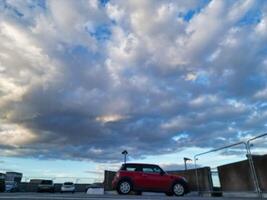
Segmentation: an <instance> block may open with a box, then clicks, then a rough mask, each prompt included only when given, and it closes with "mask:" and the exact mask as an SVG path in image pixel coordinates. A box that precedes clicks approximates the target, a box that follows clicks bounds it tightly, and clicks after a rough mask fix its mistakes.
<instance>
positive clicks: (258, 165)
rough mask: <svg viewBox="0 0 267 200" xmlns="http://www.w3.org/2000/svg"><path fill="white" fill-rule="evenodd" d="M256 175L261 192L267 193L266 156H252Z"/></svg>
mask: <svg viewBox="0 0 267 200" xmlns="http://www.w3.org/2000/svg"><path fill="white" fill-rule="evenodd" d="M252 158H253V162H254V165H255V170H256V174H257V177H258V180H259V185H260V188H261V190H262V191H264V192H267V155H263V156H253V157H252Z"/></svg>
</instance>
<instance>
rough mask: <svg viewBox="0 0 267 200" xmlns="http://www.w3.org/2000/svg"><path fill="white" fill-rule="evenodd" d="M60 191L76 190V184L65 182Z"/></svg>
mask: <svg viewBox="0 0 267 200" xmlns="http://www.w3.org/2000/svg"><path fill="white" fill-rule="evenodd" d="M60 192H61V193H62V192H72V193H74V192H75V185H74V184H73V183H72V182H65V183H63V185H62V186H61V190H60Z"/></svg>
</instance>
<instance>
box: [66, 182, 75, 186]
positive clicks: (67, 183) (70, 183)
mask: <svg viewBox="0 0 267 200" xmlns="http://www.w3.org/2000/svg"><path fill="white" fill-rule="evenodd" d="M64 185H73V183H72V182H65V183H64Z"/></svg>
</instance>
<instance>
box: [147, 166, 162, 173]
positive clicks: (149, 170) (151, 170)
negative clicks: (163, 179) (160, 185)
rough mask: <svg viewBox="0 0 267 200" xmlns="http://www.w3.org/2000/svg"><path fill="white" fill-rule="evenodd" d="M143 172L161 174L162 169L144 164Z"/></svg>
mask: <svg viewBox="0 0 267 200" xmlns="http://www.w3.org/2000/svg"><path fill="white" fill-rule="evenodd" d="M143 172H144V173H156V174H160V173H161V169H160V168H159V167H157V166H143Z"/></svg>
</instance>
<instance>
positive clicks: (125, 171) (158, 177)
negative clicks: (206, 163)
mask: <svg viewBox="0 0 267 200" xmlns="http://www.w3.org/2000/svg"><path fill="white" fill-rule="evenodd" d="M112 187H113V189H115V190H117V192H118V193H119V194H129V193H130V192H131V191H134V192H136V193H137V194H141V193H142V192H144V191H146V192H164V193H165V194H166V195H168V196H171V195H176V196H183V195H184V194H186V193H188V192H189V187H188V183H187V180H186V179H185V178H184V177H181V176H177V175H170V174H167V173H166V172H164V171H163V170H162V169H161V168H160V167H159V166H158V165H153V164H136V163H127V164H123V165H122V166H121V168H120V170H119V171H118V172H117V173H116V175H115V177H114V179H113V181H112Z"/></svg>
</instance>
